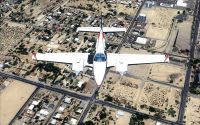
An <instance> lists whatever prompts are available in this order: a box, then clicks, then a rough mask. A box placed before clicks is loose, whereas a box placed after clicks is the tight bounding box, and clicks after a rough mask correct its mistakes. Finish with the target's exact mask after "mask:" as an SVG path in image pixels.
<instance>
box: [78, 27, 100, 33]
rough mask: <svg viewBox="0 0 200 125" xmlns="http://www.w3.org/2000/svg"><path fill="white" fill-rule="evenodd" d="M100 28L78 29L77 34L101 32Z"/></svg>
mask: <svg viewBox="0 0 200 125" xmlns="http://www.w3.org/2000/svg"><path fill="white" fill-rule="evenodd" d="M100 30H101V28H100V27H78V28H77V29H76V32H100Z"/></svg>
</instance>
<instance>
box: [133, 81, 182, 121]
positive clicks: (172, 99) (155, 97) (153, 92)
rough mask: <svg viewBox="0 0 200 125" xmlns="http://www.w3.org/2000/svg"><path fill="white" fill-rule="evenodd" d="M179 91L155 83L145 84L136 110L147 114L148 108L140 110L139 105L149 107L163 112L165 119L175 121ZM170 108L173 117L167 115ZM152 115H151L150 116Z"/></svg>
mask: <svg viewBox="0 0 200 125" xmlns="http://www.w3.org/2000/svg"><path fill="white" fill-rule="evenodd" d="M180 96H181V90H179V89H175V88H172V87H167V86H164V85H160V84H158V83H155V82H145V85H144V87H143V90H142V93H141V95H140V97H139V102H138V105H137V106H138V110H139V111H141V112H144V113H147V114H149V113H150V112H149V109H148V108H146V107H145V108H141V105H145V106H147V107H149V106H151V107H154V108H156V109H159V110H163V111H164V112H163V113H164V114H165V116H166V119H169V120H172V121H176V120H177V118H178V111H179V104H180ZM170 108H172V109H173V110H174V111H175V113H174V115H175V116H174V117H172V116H171V115H168V114H167V111H168V110H169V109H170ZM151 115H152V114H151Z"/></svg>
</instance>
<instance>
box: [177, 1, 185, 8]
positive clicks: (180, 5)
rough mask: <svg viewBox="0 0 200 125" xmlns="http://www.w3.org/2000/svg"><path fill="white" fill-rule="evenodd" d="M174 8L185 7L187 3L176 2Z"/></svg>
mask: <svg viewBox="0 0 200 125" xmlns="http://www.w3.org/2000/svg"><path fill="white" fill-rule="evenodd" d="M176 6H179V7H187V3H186V2H185V0H177V3H176Z"/></svg>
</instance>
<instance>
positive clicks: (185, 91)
mask: <svg viewBox="0 0 200 125" xmlns="http://www.w3.org/2000/svg"><path fill="white" fill-rule="evenodd" d="M196 1H197V2H196V3H197V4H196V6H195V13H194V15H196V16H197V17H195V20H194V22H193V27H194V29H193V31H192V35H191V48H190V58H192V59H193V58H194V51H195V43H196V40H197V34H198V28H199V19H198V16H199V1H198V0H196ZM191 69H192V67H191V62H189V65H188V70H187V73H186V77H185V85H184V88H183V90H182V94H181V104H180V110H179V117H178V123H179V124H180V125H183V124H184V122H183V120H184V113H185V106H186V102H187V96H188V91H189V84H190V75H191Z"/></svg>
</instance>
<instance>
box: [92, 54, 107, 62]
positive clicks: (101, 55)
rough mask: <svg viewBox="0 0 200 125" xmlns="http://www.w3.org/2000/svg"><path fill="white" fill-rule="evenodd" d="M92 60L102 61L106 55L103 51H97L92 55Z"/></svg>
mask: <svg viewBox="0 0 200 125" xmlns="http://www.w3.org/2000/svg"><path fill="white" fill-rule="evenodd" d="M94 61H96V62H104V61H106V56H105V54H103V53H97V54H96V55H95V56H94Z"/></svg>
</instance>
